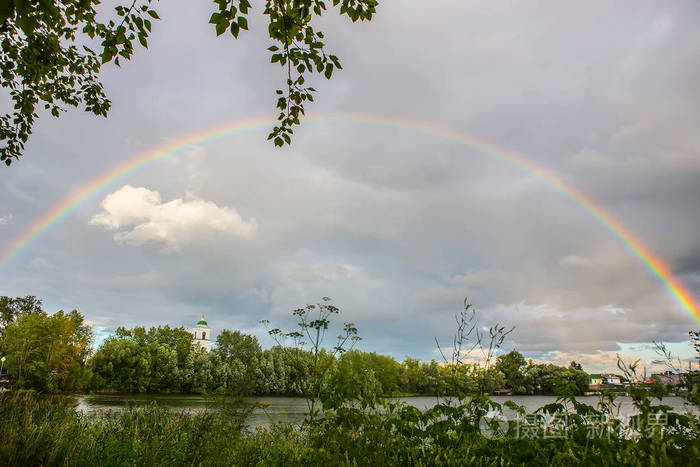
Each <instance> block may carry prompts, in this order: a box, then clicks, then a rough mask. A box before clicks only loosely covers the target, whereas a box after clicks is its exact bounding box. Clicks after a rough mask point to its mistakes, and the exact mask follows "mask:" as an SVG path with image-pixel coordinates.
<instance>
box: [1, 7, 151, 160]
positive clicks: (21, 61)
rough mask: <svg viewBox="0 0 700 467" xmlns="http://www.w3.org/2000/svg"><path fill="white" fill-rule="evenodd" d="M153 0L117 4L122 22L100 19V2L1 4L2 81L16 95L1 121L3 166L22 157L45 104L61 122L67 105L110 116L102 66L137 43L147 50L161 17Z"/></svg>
mask: <svg viewBox="0 0 700 467" xmlns="http://www.w3.org/2000/svg"><path fill="white" fill-rule="evenodd" d="M151 1H152V0H142V1H134V2H132V3H131V5H130V6H121V5H119V6H116V7H115V9H114V11H115V13H116V15H117V19H112V20H109V21H108V22H106V23H102V22H99V21H98V20H97V18H96V16H97V12H96V7H97V5H99V3H100V2H99V0H57V1H53V2H50V1H29V0H14V1H9V0H8V1H4V2H2V8H0V40H1V41H2V52H1V53H0V84H1V85H2V87H3V88H6V89H8V90H9V94H10V98H11V100H12V103H13V106H14V111H13V112H12V113H8V114H5V115H3V116H2V117H0V139H2V141H3V142H4V145H3V146H2V147H0V160H1V161H3V162H5V164H6V165H10V164H11V163H12V161H13V160H14V159H17V158H19V156H20V155H21V153H22V151H23V149H24V145H25V143H26V142H27V140H28V138H29V135H31V133H32V127H33V125H34V122H35V120H36V119H37V118H38V114H37V107H38V106H43V108H44V109H45V110H46V111H48V112H50V113H51V115H53V116H54V117H58V116H59V114H60V112H62V111H65V107H66V106H69V107H78V106H83V107H84V109H85V110H86V111H88V112H92V113H93V114H95V115H101V116H107V111H109V108H110V106H111V103H110V101H109V100H108V99H107V96H106V95H105V93H104V88H103V86H102V83H100V81H99V79H98V75H99V71H100V67H101V66H102V64H104V63H107V62H110V61H114V63H115V64H116V65H119V59H120V58H124V59H127V60H128V59H129V58H130V57H131V55H132V54H133V51H134V41H136V40H138V42H139V43H140V44H141V45H142V46H144V47H146V46H147V40H146V39H147V37H148V34H149V33H150V31H151V21H150V19H157V18H158V15H157V13H156V12H155V11H154V10H151V9H150V8H149V5H150V4H151ZM76 44H87V45H80V46H78V45H76ZM90 45H92V48H90V47H89V46H90ZM97 47H99V48H100V49H101V51H100V52H99V53H98V52H96V51H95V50H93V49H96V48H97Z"/></svg>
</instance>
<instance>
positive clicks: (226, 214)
mask: <svg viewBox="0 0 700 467" xmlns="http://www.w3.org/2000/svg"><path fill="white" fill-rule="evenodd" d="M188 197H191V195H189V194H188ZM100 206H101V207H102V212H100V213H99V214H97V215H95V216H94V217H93V218H92V219H91V220H90V225H98V226H102V227H105V228H106V229H108V230H118V232H117V233H115V234H114V240H116V241H117V242H119V243H125V244H128V245H143V244H145V243H148V242H155V243H162V244H163V249H162V251H163V252H166V253H168V252H176V251H180V249H181V247H182V246H183V245H187V244H192V243H198V242H199V241H204V240H205V239H206V238H208V235H210V234H212V233H221V234H226V235H228V236H233V237H242V238H251V237H253V235H254V234H255V232H256V230H257V227H258V225H257V222H256V220H255V219H250V220H248V221H245V220H243V218H242V217H241V215H240V214H238V211H236V209H234V208H230V207H227V206H221V207H220V206H217V205H216V204H215V203H213V202H211V201H204V200H201V199H185V200H183V199H181V198H178V199H174V200H172V201H167V202H163V201H162V199H161V196H160V193H158V192H157V191H153V190H149V189H147V188H143V187H138V188H137V187H133V186H130V185H124V186H123V187H121V188H120V189H118V190H117V191H115V192H114V193H111V194H109V195H107V196H106V197H105V199H104V200H102V203H101V204H100Z"/></svg>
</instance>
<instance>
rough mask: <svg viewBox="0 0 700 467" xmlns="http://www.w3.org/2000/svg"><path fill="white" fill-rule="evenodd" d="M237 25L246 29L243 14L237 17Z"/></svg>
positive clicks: (246, 25)
mask: <svg viewBox="0 0 700 467" xmlns="http://www.w3.org/2000/svg"><path fill="white" fill-rule="evenodd" d="M238 26H240V28H241V29H245V30H246V31H247V30H248V20H247V19H246V18H245V16H239V17H238Z"/></svg>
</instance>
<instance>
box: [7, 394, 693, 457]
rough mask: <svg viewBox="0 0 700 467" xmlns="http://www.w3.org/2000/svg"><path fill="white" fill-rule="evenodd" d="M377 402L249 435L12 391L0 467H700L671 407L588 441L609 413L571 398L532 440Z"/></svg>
mask: <svg viewBox="0 0 700 467" xmlns="http://www.w3.org/2000/svg"><path fill="white" fill-rule="evenodd" d="M640 397H641V398H644V397H646V396H644V395H642V396H640ZM376 402H377V404H378V405H375V403H374V402H373V403H372V404H366V405H363V404H349V405H342V406H340V407H338V408H337V409H336V410H335V411H334V412H327V413H326V414H325V416H324V417H322V418H320V419H315V420H313V421H310V422H308V423H306V424H304V425H302V426H294V425H289V424H277V425H272V426H271V427H269V428H267V429H262V428H259V429H255V430H252V431H251V430H248V429H247V428H245V417H246V416H247V414H248V413H249V409H246V408H244V407H242V406H240V405H238V404H223V403H222V404H220V405H219V406H218V407H216V408H215V409H214V410H209V411H204V412H198V413H194V412H172V411H168V410H166V409H164V408H161V407H159V406H157V405H151V406H147V407H145V408H138V409H137V408H129V409H126V410H123V411H119V412H103V413H95V414H90V415H85V414H83V413H81V412H76V410H75V408H74V407H75V402H74V400H73V399H70V398H66V397H58V396H43V395H38V394H35V393H31V392H12V393H6V394H4V395H0V422H1V423H0V465H71V466H72V465H77V466H82V465H86V466H88V465H89V466H94V465H99V466H112V465H115V466H116V465H119V466H122V465H178V466H179V465H192V466H194V465H324V466H325V465H494V466H495V465H694V464H696V462H697V460H698V459H700V439H699V437H698V434H699V433H700V427H699V425H698V419H697V417H694V416H691V415H681V414H674V413H671V412H668V411H667V408H665V406H651V405H649V404H646V406H647V407H648V409H644V408H643V407H642V406H641V405H640V407H641V410H642V411H643V410H646V411H647V414H644V413H640V416H641V415H644V416H645V417H646V416H647V415H648V414H649V413H660V412H659V411H665V412H664V413H666V416H667V419H668V424H667V425H666V426H664V427H662V428H661V429H651V430H647V429H646V428H648V426H647V427H646V428H645V426H644V425H643V423H642V425H639V424H637V425H636V427H637V428H635V429H636V430H637V431H632V432H630V431H625V430H621V429H619V428H624V427H622V426H620V425H619V424H615V425H614V427H613V428H615V429H614V430H611V431H610V432H608V433H605V434H604V435H602V436H601V435H599V436H590V434H591V433H590V425H589V424H587V423H586V417H590V416H595V417H599V416H601V415H604V412H603V411H602V409H595V408H592V407H589V406H587V405H584V404H580V403H578V402H576V401H575V399H573V398H566V397H563V398H561V399H560V401H558V402H557V403H555V404H550V405H549V406H546V407H545V408H543V410H542V411H540V412H538V413H537V414H534V415H535V417H536V418H537V417H539V419H540V420H542V419H543V418H545V416H546V415H554V414H560V415H566V419H565V420H566V427H565V428H566V436H563V437H551V436H549V437H548V436H545V435H544V433H539V435H538V436H535V437H526V436H523V435H522V432H519V431H518V427H517V425H516V424H515V423H514V422H513V421H512V420H511V421H510V422H509V424H508V425H507V426H506V429H505V431H504V432H502V433H500V434H499V436H496V437H492V438H491V439H489V437H486V436H484V425H483V423H481V422H482V421H483V420H484V419H485V417H486V415H487V413H489V411H491V410H493V409H498V408H500V407H498V404H496V403H495V402H493V401H491V400H489V399H488V397H485V396H484V397H481V396H479V397H475V398H472V399H470V400H469V401H466V402H462V403H458V404H438V405H436V406H435V407H433V408H431V409H429V410H426V411H424V412H421V411H419V410H418V409H416V408H414V407H410V406H407V405H405V404H401V403H396V402H393V403H392V402H382V401H376ZM509 408H510V409H511V410H516V411H520V412H521V414H522V415H528V414H525V413H524V409H522V408H520V407H517V406H514V405H510V406H509ZM529 415H533V414H529ZM639 421H642V419H640V420H639ZM601 433H602V432H601Z"/></svg>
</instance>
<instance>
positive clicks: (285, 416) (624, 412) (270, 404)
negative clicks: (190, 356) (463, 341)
mask: <svg viewBox="0 0 700 467" xmlns="http://www.w3.org/2000/svg"><path fill="white" fill-rule="evenodd" d="M398 399H399V400H402V401H404V402H406V403H407V404H410V405H412V406H414V407H416V408H418V409H421V410H424V409H427V408H430V407H432V406H434V405H435V403H436V398H435V397H433V396H416V397H401V398H398ZM491 399H492V400H493V401H495V402H498V403H501V404H502V403H504V402H505V401H507V400H511V401H513V402H515V403H516V404H518V405H522V406H524V407H525V409H526V410H527V411H528V412H534V411H535V410H537V409H538V408H540V407H542V406H544V405H547V404H551V403H553V402H555V401H556V397H554V396H492V397H491ZM577 400H578V401H580V402H583V403H584V404H588V405H592V406H596V405H597V403H598V397H597V396H580V397H577ZM77 402H78V405H77V409H78V410H80V411H83V412H86V413H94V412H100V411H110V410H123V409H124V408H125V407H128V406H143V405H147V404H150V403H153V402H155V403H158V404H160V405H162V406H164V407H167V408H168V409H171V410H177V411H181V410H184V411H202V410H206V409H207V407H208V406H210V405H211V400H209V399H207V398H205V397H202V396H197V395H187V394H185V395H183V394H159V395H153V394H129V395H123V394H119V395H116V394H97V395H85V396H78V397H77ZM246 402H249V403H258V404H262V406H261V407H257V408H255V409H254V410H253V413H252V414H251V416H250V417H249V419H248V425H249V426H251V427H254V426H268V425H270V423H272V422H279V421H283V422H292V423H297V422H301V421H302V420H303V419H304V416H305V414H306V412H307V407H306V400H304V399H303V398H300V397H251V398H247V399H246ZM655 402H658V401H655ZM617 404H618V410H619V416H620V417H621V418H626V417H629V416H630V415H633V414H634V413H635V409H634V406H633V405H632V400H631V399H630V398H629V397H626V396H621V397H619V398H618V399H617ZM663 404H665V405H668V406H671V407H673V408H674V411H676V412H680V413H683V412H686V411H687V410H689V407H688V406H687V405H685V401H684V399H682V398H680V397H667V398H664V400H663ZM695 412H697V410H695ZM504 415H505V416H506V417H513V416H514V413H513V412H511V411H509V410H505V411H504Z"/></svg>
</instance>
